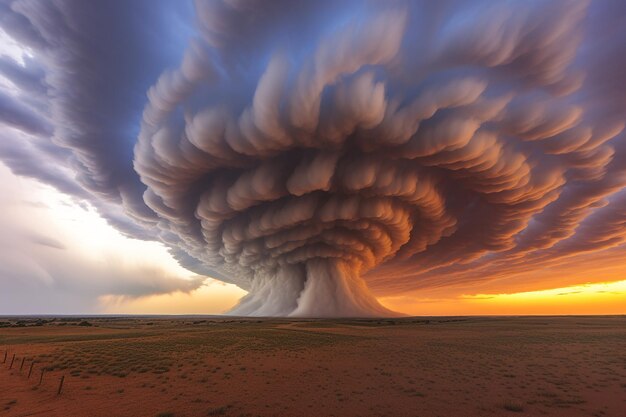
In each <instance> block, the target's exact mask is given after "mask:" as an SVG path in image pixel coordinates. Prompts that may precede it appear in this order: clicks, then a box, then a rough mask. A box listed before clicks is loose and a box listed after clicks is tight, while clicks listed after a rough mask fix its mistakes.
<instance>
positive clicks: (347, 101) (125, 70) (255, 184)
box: [0, 0, 626, 316]
mask: <svg viewBox="0 0 626 417" xmlns="http://www.w3.org/2000/svg"><path fill="white" fill-rule="evenodd" d="M0 14H1V15H2V17H1V18H0V27H2V29H3V31H4V32H5V37H4V39H13V41H14V42H16V43H17V44H20V45H22V47H23V48H26V51H28V53H27V54H26V55H25V56H26V57H27V59H24V60H23V62H21V63H18V62H15V61H14V60H12V59H11V58H7V57H3V58H2V59H1V60H0V74H2V76H3V77H4V79H5V82H4V84H2V85H1V86H2V87H4V92H2V91H0V110H1V113H0V114H1V115H0V122H2V123H3V125H2V126H3V133H2V135H3V136H4V138H3V140H4V141H5V144H3V145H2V146H0V158H2V160H3V161H4V162H5V163H6V164H7V166H9V167H10V168H11V169H12V170H13V171H14V172H16V173H18V174H21V175H26V176H30V177H34V178H37V179H39V180H41V181H44V182H46V183H48V184H51V185H54V186H56V187H57V188H59V189H61V190H62V191H64V192H67V193H69V194H72V195H74V196H76V197H77V198H81V199H86V200H88V201H89V202H90V203H91V204H92V205H94V206H95V207H97V208H98V209H99V211H100V213H101V214H102V215H103V216H104V217H105V218H107V220H109V222H110V223H111V224H113V225H114V226H116V227H118V228H119V229H120V230H121V231H122V232H124V233H126V234H128V235H130V236H134V237H137V238H142V239H152V240H158V241H161V242H163V243H165V244H166V245H167V246H168V247H169V248H170V250H171V252H172V254H173V255H174V256H175V257H176V258H177V259H178V260H179V262H181V264H182V265H184V266H186V267H187V268H189V269H190V270H193V271H195V272H198V273H201V274H205V275H210V276H213V277H216V278H218V279H221V280H223V281H226V282H231V283H235V284H237V285H238V286H240V287H242V288H244V289H245V290H248V291H249V294H248V295H247V296H245V297H244V298H243V299H242V300H241V302H240V303H239V305H238V306H236V307H235V309H234V310H233V313H234V314H241V315H261V316H274V315H279V316H282V315H284V316H287V315H290V316H370V315H374V316H375V315H391V314H394V313H393V312H391V311H389V310H387V309H386V308H384V307H383V306H382V305H380V304H379V303H378V301H377V300H376V298H375V297H374V295H373V293H376V294H402V293H405V292H409V291H415V290H418V289H427V288H436V287H446V286H453V285H465V286H471V285H475V284H479V283H482V282H485V281H489V280H495V279H499V278H502V276H503V274H505V275H506V274H519V273H520V272H523V271H527V270H533V269H538V268H542V267H546V266H549V265H551V264H552V263H554V262H561V261H562V260H563V259H567V258H568V257H570V258H571V257H572V256H574V255H577V254H581V253H589V252H594V251H602V250H607V249H609V248H613V249H615V248H617V250H618V251H620V252H619V253H624V252H626V248H624V247H623V245H624V241H625V238H626V226H625V224H626V191H625V188H624V187H625V184H626V139H625V137H624V123H625V121H626V61H625V58H624V57H625V56H626V42H624V39H626V26H625V25H624V24H623V22H624V19H626V5H624V4H623V3H621V2H619V1H615V2H609V1H597V2H593V1H592V2H586V1H553V2H544V1H536V2H535V1H519V2H514V1H512V2H492V1H485V2H482V1H459V2H455V1H445V2H430V1H424V2H415V1H410V2H403V1H389V2H367V1H355V2H348V1H346V2H331V1H319V2H317V1H316V2H310V1H302V2H300V1H269V2H268V1H226V0H224V1H198V2H196V3H195V4H194V5H188V4H186V3H184V2H148V1H140V0H133V1H126V2H118V1H113V2H111V1H78V2H65V1H57V2H36V1H35V2H31V1H20V0H17V1H8V2H4V3H3V4H2V5H0ZM181 51H182V52H181ZM42 161H45V163H42ZM53 161H60V162H67V163H66V164H65V165H63V164H62V166H67V167H70V169H67V170H65V169H59V168H58V167H57V165H58V164H55V163H53ZM66 171H67V172H66ZM620 248H623V249H620ZM519 279H523V275H522V276H521V278H519Z"/></svg>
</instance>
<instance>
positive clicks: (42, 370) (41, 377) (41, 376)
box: [37, 368, 46, 385]
mask: <svg viewBox="0 0 626 417" xmlns="http://www.w3.org/2000/svg"><path fill="white" fill-rule="evenodd" d="M44 372H46V370H45V369H43V368H42V369H41V375H40V376H39V384H37V385H41V381H43V373H44Z"/></svg>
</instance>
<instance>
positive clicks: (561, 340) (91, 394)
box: [0, 317, 626, 417]
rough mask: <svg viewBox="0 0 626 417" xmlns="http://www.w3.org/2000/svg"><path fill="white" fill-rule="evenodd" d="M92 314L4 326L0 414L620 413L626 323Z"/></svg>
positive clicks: (624, 409)
mask: <svg viewBox="0 0 626 417" xmlns="http://www.w3.org/2000/svg"><path fill="white" fill-rule="evenodd" d="M3 320H4V321H5V325H9V326H15V325H16V324H17V323H16V320H17V319H1V318H0V324H2V323H1V322H2V321H3ZM48 320H49V319H48ZM66 320H67V319H66ZM87 320H88V322H89V324H92V325H93V326H91V327H88V326H84V327H83V326H78V325H77V324H78V322H77V321H60V319H56V320H54V321H50V322H46V323H42V322H41V321H40V322H39V323H37V322H35V319H31V320H26V321H24V322H23V323H21V325H23V326H26V327H3V328H0V417H4V416H52V417H54V416H94V417H97V416H107V417H109V416H116V417H124V416H132V417H138V416H148V417H156V416H162V417H166V416H176V417H184V416H189V417H191V416H194V417H195V416H207V415H209V416H210V415H228V416H394V417H395V416H424V417H428V416H441V417H446V416H467V417H472V416H508V415H510V416H516V415H520V416H567V417H576V416H596V417H610V416H615V417H624V416H626V317H567V318H562V317H522V318H457V319H449V318H431V319H424V318H419V319H417V318H416V319H396V320H382V321H377V320H323V321H322V320H320V321H313V320H311V321H290V320H235V321H233V320H226V319H199V318H193V319H188V318H187V319H182V318H181V319H172V318H166V319H154V318H145V319H129V318H126V319H110V318H107V319H103V318H99V319H87ZM34 324H39V325H38V326H33V325H34ZM5 351H6V352H7V361H6V362H5V363H2V361H3V359H4V352H5ZM13 354H15V355H16V359H15V361H14V362H13V367H12V369H9V366H10V362H11V359H12V357H13ZM22 358H25V360H24V365H23V367H22V369H21V371H20V366H21V363H22ZM33 361H35V364H34V366H33V372H32V375H31V377H30V379H29V378H28V377H27V375H28V371H29V368H30V364H31V362H33ZM43 368H46V369H48V370H47V371H46V372H45V374H44V378H43V383H42V384H41V385H38V381H39V377H40V374H41V370H42V369H43ZM61 376H65V381H64V386H63V389H62V392H61V394H60V395H57V390H58V386H59V382H60V378H61Z"/></svg>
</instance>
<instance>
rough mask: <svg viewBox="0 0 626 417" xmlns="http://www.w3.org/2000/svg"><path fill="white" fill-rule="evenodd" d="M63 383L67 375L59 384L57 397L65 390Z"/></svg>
mask: <svg viewBox="0 0 626 417" xmlns="http://www.w3.org/2000/svg"><path fill="white" fill-rule="evenodd" d="M63 381H65V375H63V376H62V377H61V381H60V382H59V390H58V391H57V395H61V389H63Z"/></svg>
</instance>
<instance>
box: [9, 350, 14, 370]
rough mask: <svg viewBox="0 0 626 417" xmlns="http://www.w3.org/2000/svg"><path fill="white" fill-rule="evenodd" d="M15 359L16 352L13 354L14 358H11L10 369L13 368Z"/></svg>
mask: <svg viewBox="0 0 626 417" xmlns="http://www.w3.org/2000/svg"><path fill="white" fill-rule="evenodd" d="M14 361H15V353H14V354H13V358H11V365H10V366H9V369H12V368H13V362H14Z"/></svg>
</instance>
